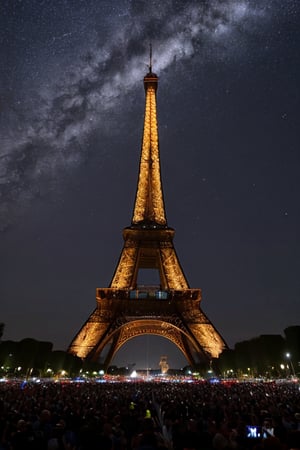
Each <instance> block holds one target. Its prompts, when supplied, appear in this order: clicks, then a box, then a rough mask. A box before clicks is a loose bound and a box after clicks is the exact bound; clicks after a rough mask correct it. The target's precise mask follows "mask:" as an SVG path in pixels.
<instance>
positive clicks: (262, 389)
mask: <svg viewBox="0 0 300 450" xmlns="http://www.w3.org/2000/svg"><path fill="white" fill-rule="evenodd" d="M57 449H58V450H61V449H64V450H152V449H173V450H198V449H199V450H200V449H201V450H230V449H233V450H252V449H253V450H296V449H300V387H299V384H297V383H281V384H276V383H261V382H260V383H259V382H257V383H209V382H198V383H182V382H177V383H176V382H172V383H167V382H166V383H163V382H160V383H158V382H130V383H129V382H122V383H112V382H110V383H54V382H51V383H39V384H33V383H11V384H9V383H2V384H1V385H0V450H57Z"/></svg>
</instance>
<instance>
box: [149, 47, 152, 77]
mask: <svg viewBox="0 0 300 450" xmlns="http://www.w3.org/2000/svg"><path fill="white" fill-rule="evenodd" d="M149 72H150V73H152V44H151V42H150V63H149Z"/></svg>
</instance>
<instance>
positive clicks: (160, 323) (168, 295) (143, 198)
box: [68, 64, 226, 365]
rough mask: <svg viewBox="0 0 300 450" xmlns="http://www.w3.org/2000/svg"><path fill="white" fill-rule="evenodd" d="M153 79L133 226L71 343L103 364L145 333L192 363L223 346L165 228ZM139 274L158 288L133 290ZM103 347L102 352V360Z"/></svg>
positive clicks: (152, 79) (148, 79)
mask: <svg viewBox="0 0 300 450" xmlns="http://www.w3.org/2000/svg"><path fill="white" fill-rule="evenodd" d="M157 86H158V77H157V76H156V75H155V74H154V73H153V72H152V67H151V64H150V70H149V73H148V74H147V75H146V76H145V78H144V87H145V97H146V104H145V116H144V131H143V139H142V148H141V157H140V167H139V176H138V184H137V192H136V198H135V204H134V210H133V217H132V221H131V226H129V227H127V228H125V229H124V230H123V238H124V246H123V249H122V252H121V255H120V259H119V262H118V264H117V267H116V269H115V272H114V275H113V277H112V281H111V283H110V285H109V287H108V288H103V289H102V288H98V289H97V290H96V301H97V306H96V309H95V310H94V312H93V313H92V314H91V315H90V316H89V318H88V319H87V321H86V322H85V324H84V325H83V326H82V328H81V330H80V331H79V332H78V333H77V335H76V336H75V338H74V339H73V341H72V342H71V344H70V346H69V350H68V351H69V352H70V353H72V354H75V355H77V356H79V357H81V358H88V359H92V360H95V361H96V360H98V359H99V358H100V356H101V357H103V358H104V363H105V364H106V365H108V364H109V362H110V361H111V360H112V358H113V357H114V355H115V353H116V352H117V351H118V350H119V349H120V348H121V347H122V346H123V345H124V344H125V343H126V342H127V341H128V340H129V339H132V338H134V337H137V336H140V335H143V334H152V335H158V336H162V337H164V338H167V339H169V340H170V341H171V342H173V343H174V344H175V345H176V346H177V347H178V348H179V349H180V350H181V351H182V353H183V354H184V355H185V357H186V359H187V361H188V362H189V363H190V364H192V365H194V364H195V363H197V362H201V361H203V360H208V359H209V360H210V359H212V358H216V357H218V356H219V354H220V353H221V352H222V350H223V349H224V348H225V347H226V344H225V342H224V341H223V339H222V337H221V336H220V334H219V333H218V332H217V330H216V329H215V328H214V326H213V325H212V323H211V322H210V321H209V319H208V318H207V316H206V315H205V314H204V313H203V311H202V310H201V308H200V301H201V290H200V289H191V288H190V287H189V285H188V282H187V279H186V277H185V275H184V272H183V270H182V268H181V265H180V263H179V260H178V257H177V254H176V251H175V248H174V245H173V238H174V233H175V232H174V229H172V228H170V227H169V226H168V224H167V220H166V213H165V206H164V198H163V191H162V183H161V171H160V159H159V139H158V126H157V109H156V91H157ZM140 269H152V270H155V271H157V272H158V275H159V285H157V286H149V285H143V286H139V285H138V274H139V270H140ZM104 349H105V351H106V353H105V357H104V356H103V354H104Z"/></svg>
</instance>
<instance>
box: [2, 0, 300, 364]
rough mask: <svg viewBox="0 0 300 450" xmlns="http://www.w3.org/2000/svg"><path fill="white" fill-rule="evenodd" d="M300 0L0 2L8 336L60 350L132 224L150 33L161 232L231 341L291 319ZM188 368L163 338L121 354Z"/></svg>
mask: <svg viewBox="0 0 300 450" xmlns="http://www.w3.org/2000/svg"><path fill="white" fill-rule="evenodd" d="M299 24H300V2H299V1H298V0H284V1H282V0H210V1H208V0H207V1H206V0H205V1H204V0H203V1H201V0H187V1H183V0H181V1H178V0H164V1H163V2H162V1H157V0H148V1H144V0H131V1H130V0H109V1H106V0H58V1H55V2H54V1H51V0H1V2H0V43H1V45H0V54H1V66H0V139H1V145H0V158H1V159H0V230H1V231H0V322H4V324H5V330H4V335H3V339H4V340H8V339H12V340H20V339H22V338H25V337H33V338H36V339H39V340H47V341H51V342H53V343H54V349H61V350H65V349H66V348H67V347H68V345H69V343H70V342H71V340H72V339H73V337H74V335H75V334H76V333H77V331H78V330H79V328H80V327H81V326H82V324H83V323H84V322H85V320H86V319H87V318H88V316H89V315H90V313H91V312H92V311H93V309H94V308H95V305H96V303H95V289H96V287H107V286H108V285H109V283H110V281H111V278H112V275H113V272H114V269H115V267H116V264H117V261H118V258H119V255H120V252H121V249H122V245H123V238H122V229H123V228H124V227H126V226H128V225H130V222H131V218H132V211H133V205H134V196H135V192H136V184H137V175H138V165H139V155H140V146H141V137H142V128H143V114H144V88H143V82H142V80H143V77H144V75H145V74H146V72H147V71H148V64H149V42H151V43H152V47H153V70H154V72H155V73H157V75H158V76H159V88H158V93H157V107H158V121H159V139H160V152H161V171H162V182H163V189H164V198H165V204H166V213H167V219H168V225H169V226H171V227H173V228H175V230H176V234H175V240H174V244H175V248H176V251H177V254H178V257H179V259H180V262H181V265H182V267H183V270H184V272H185V275H186V277H187V279H188V282H189V284H190V286H191V287H193V288H198V287H200V288H202V291H203V300H202V303H201V308H202V310H203V311H204V312H205V313H206V314H207V316H208V317H209V319H210V320H211V322H212V323H213V324H214V326H215V327H216V328H217V330H218V331H219V333H220V334H221V335H222V337H223V338H224V339H225V341H226V342H227V344H228V345H229V347H231V348H233V347H234V344H235V343H236V342H239V341H241V340H245V339H250V338H252V337H255V336H258V335H260V334H282V335H283V330H284V328H286V327H288V326H291V325H299V324H300V276H299V267H300V264H299V262H300V239H299V229H300V202H299V192H300V176H299V173H300V156H299V129H300V113H299V106H300V105H299V100H300V92H299V80H300V61H299V54H300V27H299ZM162 354H166V355H168V359H169V365H170V367H180V366H182V365H185V359H184V357H183V356H182V355H181V354H180V352H179V351H178V349H177V348H174V346H173V345H172V344H170V343H169V342H168V341H166V340H163V339H162V338H157V337H154V336H146V337H140V338H136V339H133V340H131V341H129V342H128V343H127V344H126V345H125V346H124V347H123V348H122V349H121V350H120V351H119V352H118V354H117V355H116V357H115V359H114V363H116V364H117V365H126V364H129V363H136V364H137V366H139V367H146V366H152V367H158V362H159V359H160V356H161V355H162Z"/></svg>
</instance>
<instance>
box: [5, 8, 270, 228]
mask: <svg viewBox="0 0 300 450" xmlns="http://www.w3.org/2000/svg"><path fill="white" fill-rule="evenodd" d="M8 3H9V4H10V6H7V8H6V9H5V11H4V18H5V19H6V22H5V23H6V27H4V28H2V31H1V34H2V42H3V43H4V44H5V45H6V49H7V50H6V51H7V55H6V56H7V58H6V59H7V61H8V64H9V67H6V69H7V72H10V73H11V74H12V78H11V77H10V76H9V75H8V77H7V79H6V80H4V82H3V85H4V90H3V92H2V96H3V98H4V102H3V108H2V111H1V113H2V124H1V135H2V145H1V173H0V183H1V194H0V195H1V207H0V214H1V229H2V230H4V229H6V228H7V226H8V225H10V224H13V221H14V218H15V217H16V214H20V213H21V212H22V210H23V209H24V208H26V207H28V206H29V205H30V203H31V202H32V200H33V199H34V198H36V197H41V196H43V195H45V194H46V193H47V192H48V191H51V190H53V189H54V190H55V189H56V188H57V185H58V184H59V180H60V178H61V177H64V176H66V173H68V172H70V171H71V170H72V169H73V168H76V167H78V166H79V165H80V164H82V163H83V162H84V161H85V160H86V158H88V157H89V138H90V137H91V136H92V135H93V132H94V131H95V130H97V131H98V132H100V133H106V134H107V133H110V132H111V128H112V123H111V122H112V120H113V116H114V110H115V109H118V111H120V110H122V109H123V108H124V103H125V102H126V99H128V94H129V93H131V91H132V90H133V88H135V86H136V84H137V82H138V81H139V80H140V79H141V74H142V73H143V72H144V68H145V69H146V67H147V64H148V59H149V56H148V51H149V50H148V48H149V47H148V46H149V42H150V41H151V42H152V45H153V49H154V63H155V70H156V71H157V72H159V73H162V72H163V71H164V70H165V69H167V68H168V67H173V66H175V65H176V66H177V67H178V64H180V65H181V67H184V64H185V62H186V61H189V60H192V59H194V67H195V70H197V65H199V64H203V63H205V62H207V61H209V60H211V59H216V58H219V59H220V60H222V59H226V58H227V59H228V58H231V57H233V55H234V57H235V58H236V57H237V54H238V55H242V54H243V53H245V51H246V50H245V49H246V47H247V42H248V40H249V39H251V35H252V33H253V32H254V31H255V30H257V28H259V27H264V26H267V24H268V22H269V21H270V15H271V11H270V10H269V9H268V6H267V5H268V3H269V2H248V1H209V2H199V1H195V2H191V1H190V2H176V1H166V2H156V1H153V2H134V1H133V2H130V3H127V2H123V3H122V4H121V6H117V2H116V3H114V2H113V5H115V6H109V4H106V3H102V6H101V5H100V6H99V7H98V9H97V7H96V6H95V5H93V9H94V10H95V14H98V15H99V14H102V15H103V22H102V23H94V24H93V26H92V27H91V28H90V29H89V27H88V23H85V25H84V26H83V23H84V21H85V19H86V22H88V21H89V20H90V17H91V10H90V9H89V2H81V3H80V6H79V9H80V11H79V12H78V16H79V13H80V14H81V16H82V19H81V21H78V20H75V19H74V18H73V22H72V21H71V23H70V24H67V25H65V28H63V27H60V28H59V29H56V27H57V28H58V26H57V25H56V24H55V20H54V19H57V17H58V16H59V14H60V12H61V13H62V14H64V13H65V14H66V13H69V10H68V7H67V10H66V11H63V8H62V7H61V11H60V6H59V4H54V3H52V4H51V5H50V3H48V4H45V5H44V8H45V9H44V10H43V15H42V16H41V17H39V16H38V14H39V12H40V11H39V9H40V6H39V5H38V3H39V2H29V1H27V2H26V1H25V2H23V3H18V2H8ZM99 3H100V4H101V2H99ZM108 3H109V2H108ZM21 6H22V7H21ZM2 7H3V5H2ZM4 7H5V2H4ZM101 7H102V10H101ZM69 8H70V9H71V2H70V4H69ZM34 9H36V10H37V12H36V16H35V17H34V18H33V19H31V18H30V11H32V10H34ZM99 9H100V11H99ZM24 16H25V19H24ZM76 17H77V16H76ZM47 19H48V20H49V22H50V23H51V21H53V28H52V29H51V27H49V28H47V26H46V25H45V20H47ZM11 25H13V27H14V29H15V30H18V34H17V38H16V39H15V40H12V38H11V39H9V37H8V32H7V29H8V27H10V26H11ZM29 25H31V27H32V29H33V30H32V31H31V33H30V31H28V34H27V35H25V32H24V27H25V26H27V27H29ZM42 26H45V27H46V30H45V31H44V32H43V35H42V36H40V39H41V40H40V42H39V41H38V39H36V41H34V40H33V37H32V35H34V30H35V29H36V30H39V28H42ZM101 26H103V29H102V28H101ZM22 30H23V34H22ZM6 32H7V34H5V33H6ZM78 34H79V35H80V36H81V39H79V37H78ZM64 52H65V53H64ZM8 53H10V56H8ZM70 55H71V57H70ZM47 59H49V60H51V64H49V63H48V62H47ZM55 62H56V63H55ZM36 73H38V75H36V76H34V74H36ZM6 74H7V73H6ZM14 74H15V79H14ZM21 80H22V81H21ZM110 115H111V117H110ZM99 151H101V149H99Z"/></svg>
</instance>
